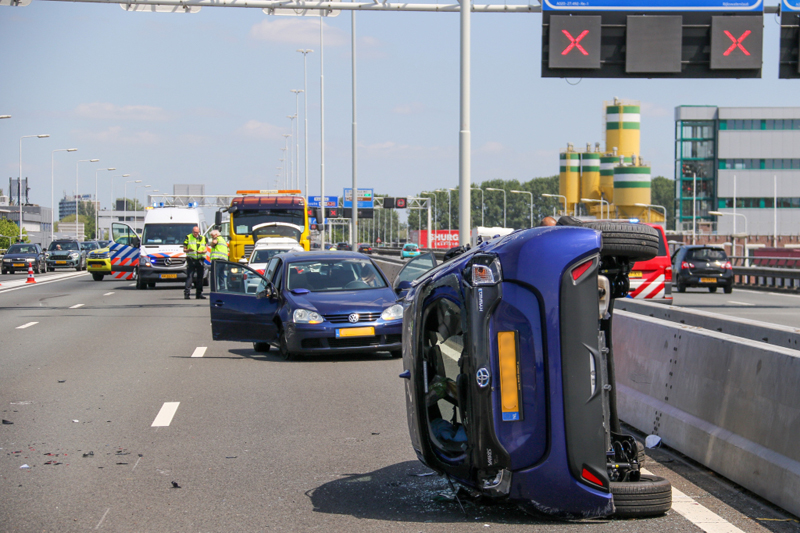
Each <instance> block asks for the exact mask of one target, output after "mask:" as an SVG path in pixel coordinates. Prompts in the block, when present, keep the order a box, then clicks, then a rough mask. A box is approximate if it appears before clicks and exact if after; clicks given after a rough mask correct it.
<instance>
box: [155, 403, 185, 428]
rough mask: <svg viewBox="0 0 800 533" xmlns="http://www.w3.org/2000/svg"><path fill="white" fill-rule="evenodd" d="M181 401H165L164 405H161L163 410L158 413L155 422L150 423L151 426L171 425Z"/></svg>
mask: <svg viewBox="0 0 800 533" xmlns="http://www.w3.org/2000/svg"><path fill="white" fill-rule="evenodd" d="M180 404H181V402H164V405H162V406H161V410H160V411H159V412H158V414H157V415H156V419H155V420H153V423H152V424H150V427H153V428H156V427H167V426H169V424H170V422H172V417H173V416H175V412H176V411H177V410H178V406H179V405H180Z"/></svg>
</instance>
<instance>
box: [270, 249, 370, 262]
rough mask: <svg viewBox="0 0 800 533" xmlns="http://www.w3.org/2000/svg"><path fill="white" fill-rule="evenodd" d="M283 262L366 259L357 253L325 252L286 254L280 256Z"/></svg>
mask: <svg viewBox="0 0 800 533" xmlns="http://www.w3.org/2000/svg"><path fill="white" fill-rule="evenodd" d="M281 256H282V257H283V259H284V261H286V262H287V263H293V262H295V261H330V260H331V259H367V260H369V257H367V256H366V255H364V254H360V253H358V252H349V251H344V250H342V251H333V252H325V253H317V252H286V253H284V254H281Z"/></svg>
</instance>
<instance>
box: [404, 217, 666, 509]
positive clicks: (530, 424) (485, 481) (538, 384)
mask: <svg viewBox="0 0 800 533" xmlns="http://www.w3.org/2000/svg"><path fill="white" fill-rule="evenodd" d="M573 220H574V219H573ZM575 222H577V221H575ZM577 224H578V225H583V224H580V223H579V222H577ZM583 226H588V227H567V226H555V227H547V228H534V229H529V230H522V231H517V232H515V233H512V234H510V235H507V236H505V237H501V238H497V239H494V240H492V241H489V242H485V243H482V244H480V245H479V246H477V247H475V248H473V249H471V250H464V249H460V250H453V251H451V252H449V253H448V256H454V257H450V259H449V260H446V261H445V262H444V263H442V264H438V263H437V261H436V259H435V258H434V257H433V255H431V254H423V255H421V256H419V257H417V258H414V259H412V260H411V261H409V262H408V263H407V264H406V266H405V267H404V269H403V270H402V271H401V272H400V273H399V274H398V277H397V278H396V280H395V288H396V289H397V290H399V291H404V293H405V298H404V300H403V308H404V319H403V322H404V324H405V328H404V331H403V365H404V370H405V371H404V372H403V373H402V374H401V375H400V377H401V378H405V379H404V384H405V389H406V390H405V393H406V394H405V397H406V408H407V415H408V426H409V431H410V436H411V444H412V447H413V449H414V451H415V452H416V454H417V457H418V458H419V459H420V461H422V462H423V463H424V464H426V465H427V466H429V467H430V468H432V469H433V470H435V471H437V472H439V473H441V474H444V475H447V476H448V477H449V478H450V479H453V480H454V481H456V482H458V483H460V484H462V485H464V486H466V487H468V488H469V491H470V493H472V494H475V493H479V494H481V495H482V496H484V497H488V498H492V499H508V500H512V501H515V502H517V503H518V504H519V505H520V506H522V507H523V508H525V509H528V510H531V511H536V512H543V513H547V514H554V515H560V516H565V517H596V516H606V515H611V514H617V515H618V516H649V515H655V514H663V513H664V512H666V511H667V510H669V509H670V506H671V502H672V499H671V487H670V484H669V482H668V481H667V480H665V479H663V478H660V477H657V476H651V475H647V474H644V473H642V472H641V465H642V461H643V460H644V452H643V447H642V446H641V444H639V443H637V442H636V441H635V440H634V439H633V437H631V436H629V435H624V434H623V433H622V431H621V429H620V424H619V419H618V417H617V412H616V402H615V396H614V394H615V392H614V390H615V386H614V383H615V381H614V371H613V368H614V366H613V350H612V344H611V316H612V314H613V301H614V299H615V298H621V297H624V296H625V295H626V294H627V291H628V288H629V282H628V274H629V273H630V270H631V267H632V265H633V263H634V262H635V261H636V260H645V259H649V258H652V257H654V256H655V254H656V253H657V251H658V235H657V234H656V232H655V230H654V229H653V228H650V227H649V226H645V225H635V224H623V223H611V222H596V223H592V224H585V225H583ZM446 257H447V256H446Z"/></svg>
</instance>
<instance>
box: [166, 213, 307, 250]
mask: <svg viewBox="0 0 800 533" xmlns="http://www.w3.org/2000/svg"><path fill="white" fill-rule="evenodd" d="M265 222H288V223H289V224H294V225H295V226H300V227H301V228H302V227H304V226H305V223H306V221H305V218H304V213H303V210H302V209H263V210H261V211H237V212H236V213H233V214H232V215H231V226H232V227H233V229H234V231H235V232H236V234H237V235H249V234H251V233H252V232H253V226H258V225H259V224H264V223H265ZM181 242H183V241H181Z"/></svg>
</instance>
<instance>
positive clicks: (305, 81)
mask: <svg viewBox="0 0 800 533" xmlns="http://www.w3.org/2000/svg"><path fill="white" fill-rule="evenodd" d="M297 51H298V52H300V53H301V54H303V136H304V140H303V155H304V157H305V164H304V165H303V170H304V172H305V177H306V186H305V193H306V205H308V69H307V68H306V67H307V65H306V59H307V56H308V54H310V53H311V52H313V51H314V50H307V49H303V48H300V49H298V50H297Z"/></svg>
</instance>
